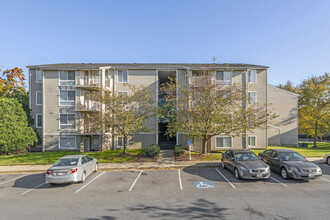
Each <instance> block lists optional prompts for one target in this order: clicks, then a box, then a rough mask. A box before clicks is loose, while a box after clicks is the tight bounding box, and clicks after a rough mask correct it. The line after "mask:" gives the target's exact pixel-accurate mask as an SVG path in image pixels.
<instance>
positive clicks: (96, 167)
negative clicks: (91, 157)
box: [94, 163, 98, 172]
mask: <svg viewBox="0 0 330 220" xmlns="http://www.w3.org/2000/svg"><path fill="white" fill-rule="evenodd" d="M97 169H98V165H97V163H96V164H95V170H94V172H97Z"/></svg>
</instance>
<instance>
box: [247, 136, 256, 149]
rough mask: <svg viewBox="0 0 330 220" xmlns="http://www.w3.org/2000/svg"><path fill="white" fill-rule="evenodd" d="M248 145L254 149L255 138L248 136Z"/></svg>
mask: <svg viewBox="0 0 330 220" xmlns="http://www.w3.org/2000/svg"><path fill="white" fill-rule="evenodd" d="M248 145H249V146H250V147H255V146H256V137H255V136H250V137H249V138H248Z"/></svg>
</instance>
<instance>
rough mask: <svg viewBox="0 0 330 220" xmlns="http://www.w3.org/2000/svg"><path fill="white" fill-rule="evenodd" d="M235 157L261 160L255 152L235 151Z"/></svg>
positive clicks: (239, 159) (237, 158)
mask: <svg viewBox="0 0 330 220" xmlns="http://www.w3.org/2000/svg"><path fill="white" fill-rule="evenodd" d="M235 157H236V160H237V161H250V160H253V161H254V160H259V158H258V157H257V155H255V154H254V153H253V152H242V153H235Z"/></svg>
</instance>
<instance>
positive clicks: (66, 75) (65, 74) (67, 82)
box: [60, 70, 75, 86]
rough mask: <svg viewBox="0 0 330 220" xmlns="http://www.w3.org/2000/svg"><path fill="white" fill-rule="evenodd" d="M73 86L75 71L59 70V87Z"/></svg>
mask: <svg viewBox="0 0 330 220" xmlns="http://www.w3.org/2000/svg"><path fill="white" fill-rule="evenodd" d="M73 85H75V71H74V70H69V71H66V70H61V71H60V86H73Z"/></svg>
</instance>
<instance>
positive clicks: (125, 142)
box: [123, 136, 127, 155]
mask: <svg viewBox="0 0 330 220" xmlns="http://www.w3.org/2000/svg"><path fill="white" fill-rule="evenodd" d="M123 139H124V152H123V154H124V155H126V147H127V146H126V144H127V141H126V140H127V137H126V136H124V137H123Z"/></svg>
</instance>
